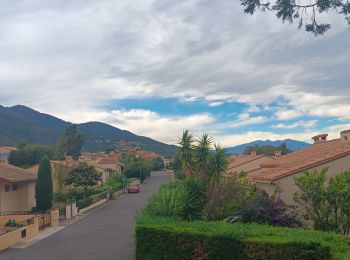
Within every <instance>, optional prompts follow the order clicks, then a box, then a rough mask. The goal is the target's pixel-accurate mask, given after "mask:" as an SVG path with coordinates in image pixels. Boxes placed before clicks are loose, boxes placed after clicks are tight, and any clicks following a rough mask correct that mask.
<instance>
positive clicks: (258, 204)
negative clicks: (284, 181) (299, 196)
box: [238, 189, 301, 227]
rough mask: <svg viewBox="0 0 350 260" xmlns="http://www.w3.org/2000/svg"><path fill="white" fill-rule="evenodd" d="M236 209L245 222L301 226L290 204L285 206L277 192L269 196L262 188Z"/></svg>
mask: <svg viewBox="0 0 350 260" xmlns="http://www.w3.org/2000/svg"><path fill="white" fill-rule="evenodd" d="M238 210H239V212H240V216H241V218H242V221H243V222H246V223H257V224H270V225H274V226H284V227H298V226H301V222H300V221H299V220H298V218H297V214H296V213H295V212H293V208H292V207H291V206H287V205H286V204H285V202H284V201H283V200H282V199H281V198H280V197H279V196H278V194H275V195H273V196H270V195H269V194H268V193H267V192H266V191H264V190H259V189H257V190H255V191H254V192H253V193H252V194H251V195H250V197H248V199H247V200H246V201H243V202H242V204H241V205H240V206H239V209H238Z"/></svg>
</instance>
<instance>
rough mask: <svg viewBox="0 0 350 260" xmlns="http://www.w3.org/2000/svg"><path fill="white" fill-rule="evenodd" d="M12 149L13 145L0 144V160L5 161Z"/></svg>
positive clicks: (13, 148)
mask: <svg viewBox="0 0 350 260" xmlns="http://www.w3.org/2000/svg"><path fill="white" fill-rule="evenodd" d="M14 150H16V148H15V147H6V146H0V162H7V160H8V157H9V155H10V152H11V151H14Z"/></svg>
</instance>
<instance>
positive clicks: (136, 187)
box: [128, 183, 140, 193]
mask: <svg viewBox="0 0 350 260" xmlns="http://www.w3.org/2000/svg"><path fill="white" fill-rule="evenodd" d="M138 192H140V184H138V183H129V184H128V193H138Z"/></svg>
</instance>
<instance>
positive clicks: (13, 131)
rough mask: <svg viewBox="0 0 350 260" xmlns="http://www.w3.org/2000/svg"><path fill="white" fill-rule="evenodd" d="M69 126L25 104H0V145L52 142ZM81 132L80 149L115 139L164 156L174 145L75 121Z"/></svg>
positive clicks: (112, 145)
mask: <svg viewBox="0 0 350 260" xmlns="http://www.w3.org/2000/svg"><path fill="white" fill-rule="evenodd" d="M70 125H71V123H70V122H66V121H64V120H61V119H59V118H57V117H54V116H51V115H48V114H43V113H40V112H38V111H35V110H33V109H31V108H28V107H26V106H22V105H17V106H13V107H3V106H1V105H0V145H5V146H16V145H17V144H18V143H20V142H22V141H31V142H33V143H41V144H55V143H57V141H58V139H59V137H60V136H61V135H62V134H63V133H64V131H65V130H66V129H67V128H68V127H69V126H70ZM77 126H78V130H79V131H80V132H82V133H83V134H84V135H85V139H86V141H85V144H84V146H83V149H82V150H83V151H105V150H106V149H111V148H112V149H113V148H115V145H116V143H117V142H118V141H120V140H124V141H126V142H133V143H138V144H140V145H141V147H143V148H144V149H146V150H150V151H153V152H155V153H159V154H162V155H164V156H168V155H169V156H172V155H175V153H176V149H177V147H176V146H175V145H168V144H164V143H161V142H158V141H156V140H153V139H151V138H148V137H145V136H139V135H135V134H133V133H131V132H129V131H126V130H121V129H119V128H116V127H113V126H111V125H108V124H104V123H100V122H88V123H83V124H78V125H77Z"/></svg>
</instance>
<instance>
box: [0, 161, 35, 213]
mask: <svg viewBox="0 0 350 260" xmlns="http://www.w3.org/2000/svg"><path fill="white" fill-rule="evenodd" d="M35 181H36V175H35V174H33V173H31V172H30V171H28V170H24V169H22V168H18V167H15V166H12V165H9V164H6V163H0V211H1V212H3V211H30V210H32V208H33V207H35V205H36V202H35Z"/></svg>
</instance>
